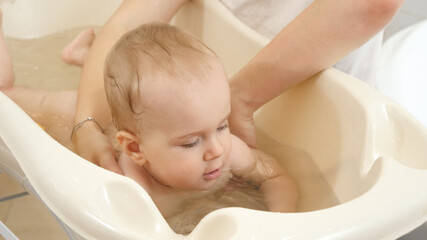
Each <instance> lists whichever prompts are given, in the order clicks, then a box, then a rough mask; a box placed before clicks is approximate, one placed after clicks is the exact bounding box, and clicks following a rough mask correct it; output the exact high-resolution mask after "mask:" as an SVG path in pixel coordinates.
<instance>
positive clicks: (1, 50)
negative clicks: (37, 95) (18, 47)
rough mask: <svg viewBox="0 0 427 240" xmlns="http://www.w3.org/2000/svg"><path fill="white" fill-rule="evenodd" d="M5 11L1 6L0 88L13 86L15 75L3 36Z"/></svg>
mask: <svg viewBox="0 0 427 240" xmlns="http://www.w3.org/2000/svg"><path fill="white" fill-rule="evenodd" d="M2 20H3V12H2V10H1V8H0V69H1V71H0V89H5V88H10V87H12V86H13V82H14V80H15V76H14V73H13V65H12V58H11V57H10V54H9V51H8V50H7V46H6V42H5V40H4V36H3V21H2Z"/></svg>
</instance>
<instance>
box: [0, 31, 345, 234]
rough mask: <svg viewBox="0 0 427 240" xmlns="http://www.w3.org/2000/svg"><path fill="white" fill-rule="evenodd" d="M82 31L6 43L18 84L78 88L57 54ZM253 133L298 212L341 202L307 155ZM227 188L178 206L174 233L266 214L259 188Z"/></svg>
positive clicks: (76, 71) (74, 71) (76, 74)
mask: <svg viewBox="0 0 427 240" xmlns="http://www.w3.org/2000/svg"><path fill="white" fill-rule="evenodd" d="M83 29H85V28H76V29H71V30H67V31H63V32H58V33H55V34H52V35H48V36H44V37H40V38H37V39H26V40H22V39H13V38H6V42H7V44H8V46H9V51H10V52H11V56H12V59H13V61H14V70H15V77H16V85H20V86H26V87H29V88H37V89H45V90H72V89H76V88H77V86H78V81H79V79H80V74H81V68H80V67H75V66H71V65H67V64H65V63H64V62H63V61H62V60H61V57H60V53H61V50H62V49H63V47H64V46H66V45H67V44H68V43H69V42H70V41H71V40H72V39H73V38H74V37H75V36H76V35H77V34H78V33H79V32H80V31H82V30H83ZM95 30H97V28H95ZM68 131H69V129H68ZM257 134H258V137H259V140H260V147H261V148H262V149H263V150H265V151H266V152H268V153H269V154H271V155H273V156H275V157H276V158H277V159H279V160H280V162H281V164H282V166H283V167H284V168H285V169H286V170H287V171H288V172H289V174H290V175H291V176H292V177H293V178H294V179H295V180H296V181H297V183H298V185H299V188H300V200H299V204H298V211H300V212H304V211H313V210H318V209H322V208H327V207H331V206H334V205H336V204H338V203H339V202H338V200H337V199H336V197H335V195H334V194H333V191H332V189H331V188H330V186H329V185H328V183H327V181H326V179H325V178H324V176H323V175H322V173H321V171H320V170H319V169H318V168H317V166H316V164H315V161H314V160H313V159H312V158H311V157H310V156H309V155H308V154H306V153H305V152H303V151H301V150H299V149H295V148H292V147H289V146H286V145H283V144H281V143H278V142H276V141H274V140H273V139H271V138H269V137H268V136H267V135H266V134H264V133H263V132H262V131H258V132H257ZM68 136H69V135H67V138H68ZM231 185H232V186H234V187H231V188H229V187H228V188H225V189H221V190H218V191H216V192H214V193H213V194H210V195H207V196H204V197H198V198H193V199H188V200H186V201H184V202H183V203H182V204H181V207H180V208H181V211H180V212H178V213H177V214H175V215H174V216H172V217H170V218H168V219H167V221H168V223H169V224H170V226H171V227H172V229H174V230H175V231H176V232H178V233H182V234H187V233H189V232H191V231H192V230H193V228H194V227H195V226H196V225H197V223H198V222H199V221H200V220H201V219H202V218H203V217H204V216H205V215H207V214H208V213H209V212H212V211H214V210H216V209H220V208H224V207H236V206H239V207H247V208H251V209H258V210H267V208H266V206H265V205H264V203H263V200H262V196H261V194H260V191H259V186H257V185H256V184H252V183H248V182H245V181H241V180H239V179H232V184H231Z"/></svg>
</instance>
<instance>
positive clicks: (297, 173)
mask: <svg viewBox="0 0 427 240" xmlns="http://www.w3.org/2000/svg"><path fill="white" fill-rule="evenodd" d="M101 2H102V3H101ZM119 3H120V1H117V0H110V1H101V0H97V1H95V0H94V1H85V0H79V1H65V0H64V1H52V0H51V1H49V0H43V1H40V0H38V1H36V0H31V1H30V0H27V1H21V0H16V1H15V3H13V4H12V3H4V4H3V5H2V9H3V11H4V17H3V18H4V26H5V27H4V32H5V34H6V35H7V36H10V37H17V38H32V37H39V36H43V35H46V34H50V33H54V32H57V31H61V30H64V29H68V28H74V27H79V26H87V25H97V26H99V25H102V24H103V22H105V20H106V19H107V18H108V16H109V15H110V14H111V12H112V11H113V9H115V8H116V7H117V4H119ZM101 4H102V6H103V7H105V9H106V10H105V11H102V13H101V12H99V13H98V11H96V14H94V12H93V9H98V6H100V5H101ZM46 6H49V7H48V9H46ZM76 6H78V7H76ZM194 9H197V10H196V11H195V10H194ZM218 12H221V17H218V16H217V14H218ZM22 16H28V17H25V18H22ZM76 16H79V17H78V18H76ZM34 19H37V21H35V20H34ZM173 23H174V24H177V25H179V26H181V27H184V28H186V29H187V30H189V31H191V32H193V33H194V34H195V35H197V36H199V37H200V38H201V39H202V40H204V41H205V42H206V43H207V45H208V46H210V47H211V48H212V49H213V50H214V51H215V52H216V53H217V54H218V56H219V57H220V58H221V61H222V62H223V63H224V65H225V68H226V71H227V73H228V74H229V75H231V74H233V73H234V72H236V71H237V70H238V69H239V68H240V67H241V66H242V65H243V64H244V63H246V61H247V60H248V59H250V57H251V56H253V55H254V54H255V53H256V52H257V50H258V49H260V48H261V47H262V46H263V45H265V44H266V43H267V41H268V40H267V39H265V38H263V37H261V36H259V35H257V34H256V33H255V32H254V31H252V30H251V29H248V28H247V27H245V26H244V25H243V24H242V23H240V22H239V21H237V20H235V19H233V16H231V14H229V13H228V12H227V11H225V9H224V6H222V5H220V4H217V3H215V2H214V1H200V0H199V1H192V2H191V3H188V4H187V5H186V6H184V7H183V9H181V10H180V13H179V14H178V15H177V16H176V17H175V19H174V20H173ZM24 26H25V27H24ZM204 26H210V27H209V28H206V27H204ZM218 36H221V37H218ZM248 39H250V40H248ZM235 46H239V47H238V48H237V47H235ZM9 105H10V104H9ZM11 114H17V115H16V116H19V118H22V119H25V120H24V121H25V122H24V123H25V126H27V127H25V128H24V129H21V130H20V131H23V133H25V134H29V133H31V134H34V135H33V136H34V137H40V136H43V137H42V141H38V144H37V146H36V147H34V148H32V149H33V150H32V151H34V152H31V153H28V152H27V153H26V151H27V150H25V151H24V150H22V149H24V147H25V146H28V145H30V144H31V143H30V142H28V145H26V144H23V143H20V144H21V145H20V146H16V147H14V146H9V149H10V150H12V149H15V151H14V155H15V157H16V158H17V159H18V160H19V162H20V164H21V167H22V169H23V170H24V171H25V174H26V175H27V177H28V179H29V180H30V182H31V183H32V184H33V185H34V187H35V188H36V190H37V192H38V193H39V194H40V195H41V198H42V199H43V201H44V202H45V203H46V204H47V205H48V206H49V208H50V209H51V210H52V211H53V212H54V213H55V214H57V215H58V216H59V217H60V218H61V219H63V221H65V222H66V223H67V224H68V225H70V227H72V228H73V229H74V230H76V231H77V232H79V233H81V234H82V235H83V236H92V237H93V236H97V237H98V238H104V239H106V238H107V237H108V238H111V237H112V236H117V237H118V236H120V237H123V236H127V237H129V238H133V237H136V236H137V237H141V236H142V235H144V234H148V235H150V236H157V237H158V236H162V237H163V239H173V238H179V236H176V235H174V234H173V233H171V231H170V229H168V227H167V224H166V223H165V221H164V219H163V218H162V217H161V216H160V215H159V212H158V211H157V209H156V208H155V207H154V204H153V203H152V201H151V199H150V198H149V196H148V195H147V194H146V192H145V191H144V190H143V189H142V188H140V187H139V186H137V185H136V184H135V183H133V182H132V181H130V180H129V179H126V178H124V177H121V176H117V175H115V174H113V173H110V172H107V171H105V170H103V169H100V168H98V167H96V166H93V165H91V164H88V163H87V162H86V161H85V160H83V159H81V158H79V157H77V156H76V155H75V154H73V153H71V152H69V151H68V150H67V149H65V148H63V147H62V146H60V145H58V144H57V143H56V142H55V141H53V140H52V139H51V138H49V137H48V136H47V135H46V134H45V133H44V132H43V131H41V130H40V129H39V128H38V127H37V126H36V125H35V124H34V123H32V122H31V119H29V118H28V117H25V114H23V113H22V111H19V110H16V112H15V110H13V111H11ZM9 124H11V126H13V125H14V124H13V123H9ZM256 125H257V129H258V136H259V140H260V146H261V147H262V148H263V149H265V151H267V152H270V153H271V154H273V155H275V156H276V157H278V158H279V159H282V164H283V165H284V166H285V167H286V168H287V169H289V171H290V173H291V174H292V175H293V176H294V177H295V178H296V179H297V181H298V182H299V184H300V188H301V194H302V198H301V203H300V206H299V210H300V211H301V212H307V215H304V214H303V213H301V215H287V214H279V215H276V214H271V213H258V212H255V211H245V210H242V209H224V210H220V211H217V212H216V213H213V214H211V215H209V216H208V217H207V218H206V219H203V220H202V222H201V224H200V226H198V227H197V228H196V230H195V232H194V233H193V234H191V235H190V236H196V237H197V236H199V237H202V236H203V237H207V236H209V234H210V233H212V232H211V230H210V228H209V227H207V226H209V225H211V224H218V225H221V226H224V227H227V228H226V229H225V230H224V231H223V233H222V234H223V235H224V238H225V237H226V236H232V235H233V234H236V231H241V230H238V229H241V228H243V226H241V225H242V223H241V222H240V221H237V220H239V219H243V218H244V217H248V219H249V218H250V219H253V218H254V217H255V218H256V217H260V219H263V216H266V217H270V218H272V219H277V220H278V221H283V222H286V221H285V220H286V219H282V218H284V216H286V217H290V219H288V220H289V221H294V222H298V221H299V220H301V219H302V220H304V219H303V218H304V217H305V216H309V217H310V219H312V221H313V223H315V219H316V216H317V215H316V216H315V215H310V214H309V211H313V212H312V213H313V214H319V215H318V216H323V215H322V214H325V213H326V212H325V211H326V210H328V209H326V210H319V209H325V208H330V210H331V211H332V212H333V211H339V210H340V209H341V208H339V207H338V208H335V207H334V206H338V205H339V206H347V205H346V204H345V203H348V202H351V200H357V199H358V198H363V197H364V196H365V195H366V196H369V195H370V194H371V193H370V190H372V189H375V188H376V187H377V185H378V184H379V183H381V181H382V177H383V171H384V169H383V168H382V166H383V165H387V164H388V163H389V162H393V161H395V160H397V161H398V162H399V163H401V164H403V165H402V166H401V168H404V169H405V171H404V172H406V171H408V172H410V170H411V169H415V170H418V171H417V174H414V175H416V176H417V177H419V171H421V172H422V173H423V174H424V176H425V169H426V168H427V161H426V158H425V156H427V149H426V148H425V147H424V146H425V145H426V143H427V133H426V130H425V128H423V127H422V126H421V125H420V124H419V122H418V121H417V120H415V119H414V118H413V117H412V116H410V115H409V114H408V113H407V112H406V111H405V110H403V109H402V108H401V107H400V106H398V105H397V104H396V103H394V102H393V101H391V100H389V99H388V98H386V97H384V96H382V95H381V94H379V93H378V92H376V91H374V90H372V89H370V88H369V87H367V86H366V85H365V84H364V83H362V82H360V81H359V80H357V79H353V78H351V77H349V76H347V75H345V74H343V73H341V72H338V71H336V70H333V69H329V70H326V71H324V72H322V73H320V74H319V75H316V76H314V77H313V78H312V79H310V80H308V81H306V82H304V83H303V84H300V85H298V86H296V87H295V88H293V89H291V90H290V91H288V92H286V93H284V94H283V95H281V96H279V97H277V98H276V99H274V100H273V101H271V102H270V103H269V104H267V105H266V106H265V107H263V108H262V109H261V110H260V111H259V112H258V113H257V115H256ZM11 136H12V135H10V136H9V137H11ZM3 137H4V135H2V138H3ZM14 138H15V137H14ZM16 141H17V142H20V141H21V140H20V139H17V140H16ZM21 142H22V141H21ZM46 146H49V147H53V148H55V149H58V151H57V152H58V153H52V152H51V151H47V152H46ZM5 149H6V148H5V147H3V146H0V150H2V151H5V152H6V153H7V149H6V150H5ZM19 149H21V150H19ZM43 150H45V151H43ZM289 151H291V152H292V151H293V152H294V153H295V154H291V155H289V154H288V152H289ZM19 152H21V153H19ZM6 153H5V155H6ZM33 154H37V155H40V156H42V157H41V158H40V161H44V163H45V164H46V166H51V165H52V161H49V159H52V158H54V159H55V160H56V161H54V162H55V165H54V166H56V167H49V168H46V169H40V168H39V167H37V164H34V162H31V161H30V160H29V159H31V158H32V157H31V155H33ZM52 154H53V155H52ZM1 156H2V157H3V154H2V155H1ZM293 156H300V157H298V159H292V157H293ZM301 156H302V157H301ZM384 157H388V158H387V159H392V160H387V161H385V160H383V158H384ZM9 159H10V157H9ZM301 159H302V160H301ZM298 160H301V161H298ZM2 161H3V160H2ZM12 161H13V160H12ZM39 163H40V162H39ZM64 166H68V168H67V171H61V173H60V174H58V169H61V168H64ZM397 166H400V165H393V167H392V169H398V167H397ZM405 167H409V169H407V168H405ZM70 169H75V170H76V171H77V172H79V174H78V175H76V176H73V177H71V176H70V178H71V179H73V181H72V182H67V181H66V180H65V179H69V178H63V176H68V175H69V174H70ZM47 176H49V177H47ZM52 176H59V177H60V178H58V179H51V178H52ZM77 176H79V177H77ZM88 176H91V177H88ZM319 179H322V180H323V179H324V180H325V183H326V184H325V185H322V186H320V188H317V187H319V185H318V184H316V182H317V181H318V180H319ZM424 179H425V178H424ZM425 182H427V181H425ZM82 183H84V184H85V185H87V186H85V187H82V186H81V184H82ZM87 183H91V184H87ZM52 184H53V185H54V186H67V187H69V188H68V190H67V191H65V190H63V189H51V190H46V189H49V188H51V186H52ZM97 184H98V185H97ZM423 186H424V185H423ZM415 187H420V186H418V185H417V186H415ZM70 189H71V190H70ZM77 189H78V191H79V192H81V194H74V195H75V196H72V197H71V195H70V194H71V193H73V192H74V193H75V192H76V191H77ZM55 191H57V192H55ZM58 192H59V193H61V192H62V193H63V195H61V194H58ZM119 193H120V194H119ZM88 196H89V200H88ZM425 197H426V196H425V195H423V196H420V199H419V201H422V200H423V199H427V198H425ZM52 199H53V200H52ZM123 201H127V202H129V203H130V204H129V205H128V206H131V205H132V206H139V207H138V209H135V208H126V206H123V204H120V203H122V202H123ZM73 202H74V203H75V202H79V203H82V202H86V204H82V205H81V206H78V207H77V206H74V205H75V204H73ZM355 202H356V203H357V202H358V201H355ZM119 206H120V207H119ZM417 207H418V208H419V209H420V210H421V212H422V214H420V216H418V217H419V218H418V219H417V220H419V219H421V220H419V221H420V222H417V223H416V224H421V223H422V222H423V221H425V218H426V215H427V214H426V212H427V211H426V206H425V204H424V205H421V206H417ZM315 210H319V211H315ZM136 213H144V214H140V215H145V216H146V218H142V217H141V216H135V214H136ZM356 213H357V211H356ZM348 214H351V212H348ZM237 215H240V217H237ZM337 216H338V215H337ZM343 216H344V215H343ZM292 217H295V219H292ZM394 217H396V216H394ZM413 218H414V217H413ZM413 218H408V219H409V220H412V219H413ZM147 220H149V221H147ZM409 220H408V221H409ZM242 221H243V220H242ZM82 222H85V223H87V225H86V226H81V225H82V224H81V223H82ZM141 222H142V223H144V222H145V223H147V224H146V225H144V224H141ZM79 223H80V224H79ZM137 223H138V224H137ZM101 225H105V226H107V227H105V226H101ZM123 226H127V227H123ZM141 226H145V227H143V228H142V229H141ZM247 226H250V224H248V225H247ZM320 227H321V225H319V226H318V228H320ZM314 228H315V227H314V226H313V231H314ZM106 229H107V230H106ZM153 229H154V230H153ZM236 229H237V230H236ZM246 229H247V228H246ZM407 230H408V231H409V230H410V229H407ZM384 231H385V230H384ZM141 234H142V235H141ZM215 234H216V235H215ZM215 234H211V235H210V237H211V238H212V237H213V236H215V237H219V236H218V235H217V234H219V233H215ZM263 234H265V233H263ZM271 234H273V233H271ZM144 236H145V235H144ZM261 236H263V237H265V236H266V235H261ZM272 236H274V235H272ZM355 236H356V235H355ZM362 236H363V235H362ZM248 237H249V236H248ZM200 239H209V238H200ZM216 239H220V238H216ZM360 239H362V238H360ZM364 239H368V238H364Z"/></svg>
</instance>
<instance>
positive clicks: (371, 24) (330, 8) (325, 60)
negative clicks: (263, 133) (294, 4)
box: [229, 0, 403, 147]
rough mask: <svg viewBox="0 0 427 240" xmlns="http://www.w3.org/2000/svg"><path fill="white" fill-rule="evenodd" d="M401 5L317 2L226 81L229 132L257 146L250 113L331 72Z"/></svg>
mask: <svg viewBox="0 0 427 240" xmlns="http://www.w3.org/2000/svg"><path fill="white" fill-rule="evenodd" d="M402 3H403V0H360V1H359V0H358V1H353V0H316V1H315V2H313V3H312V4H311V5H310V6H309V7H308V8H307V9H305V10H304V11H303V12H302V13H301V14H300V15H299V16H298V17H297V18H296V19H295V20H294V21H292V22H291V23H290V24H289V25H288V26H286V27H285V28H284V29H283V30H282V31H281V32H280V33H279V34H278V35H277V36H276V37H275V38H274V39H273V40H272V41H271V42H270V43H269V44H268V45H267V46H265V47H264V48H263V49H262V50H261V51H260V52H259V53H258V54H257V55H256V56H255V57H254V58H253V59H252V60H251V61H249V63H248V64H247V65H245V66H244V67H243V68H242V69H241V70H240V71H239V72H237V73H236V74H235V75H234V76H233V77H232V78H231V92H232V98H231V101H232V113H231V116H230V120H229V122H230V127H231V130H232V132H233V133H234V134H236V135H237V136H239V137H240V138H241V139H243V140H244V141H245V142H246V143H247V144H249V145H250V146H253V147H254V146H256V145H257V144H256V139H255V128H254V123H253V116H252V115H253V113H254V112H255V111H256V110H257V109H258V108H259V107H260V106H262V105H263V104H265V103H267V102H268V101H270V100H271V99H273V98H274V97H276V96H278V95H279V94H281V93H282V92H283V91H285V90H287V89H289V88H291V87H292V86H294V85H295V84H297V83H300V82H301V81H303V80H305V79H307V78H309V77H310V76H312V75H314V74H316V73H318V72H320V71H322V70H324V69H326V68H328V67H330V66H332V65H333V64H335V63H336V62H337V61H339V60H340V59H341V58H343V57H345V56H346V55H348V54H349V53H350V52H352V51H353V50H355V49H357V48H358V47H360V46H361V45H362V44H363V43H365V42H366V41H368V40H369V39H370V38H371V37H373V36H374V35H375V34H376V33H378V32H379V31H381V30H382V29H383V28H384V27H385V26H386V25H387V23H389V22H390V21H391V19H392V18H393V16H394V15H395V14H396V12H397V10H398V9H399V8H400V6H401V4H402Z"/></svg>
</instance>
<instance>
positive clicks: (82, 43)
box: [61, 28, 95, 66]
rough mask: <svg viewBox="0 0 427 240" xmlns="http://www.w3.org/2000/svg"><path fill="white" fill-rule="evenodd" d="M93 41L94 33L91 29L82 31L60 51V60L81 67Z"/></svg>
mask: <svg viewBox="0 0 427 240" xmlns="http://www.w3.org/2000/svg"><path fill="white" fill-rule="evenodd" d="M93 40H95V32H94V31H93V29H92V28H88V29H86V30H84V31H82V32H81V33H79V35H77V37H76V38H74V40H73V41H72V42H71V43H70V44H68V45H67V46H66V47H65V48H64V49H63V50H62V53H61V57H62V60H63V61H64V62H65V63H68V64H72V65H76V66H83V64H84V62H85V60H86V57H87V54H88V53H89V49H90V46H91V45H92V43H93Z"/></svg>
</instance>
